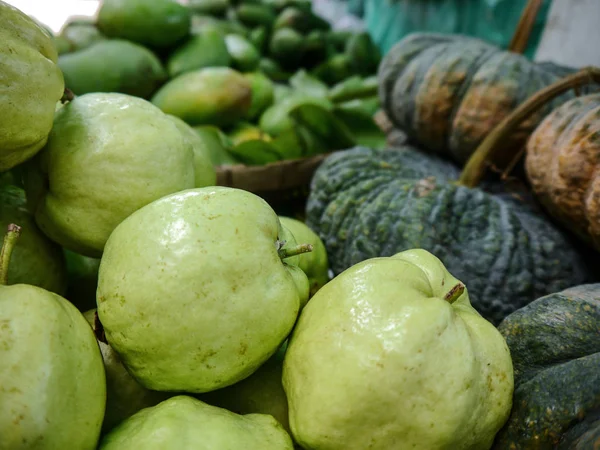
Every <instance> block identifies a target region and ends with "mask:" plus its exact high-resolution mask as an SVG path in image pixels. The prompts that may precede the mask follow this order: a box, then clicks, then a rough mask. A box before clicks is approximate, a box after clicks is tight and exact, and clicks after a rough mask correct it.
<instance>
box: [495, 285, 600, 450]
mask: <svg viewBox="0 0 600 450" xmlns="http://www.w3.org/2000/svg"><path fill="white" fill-rule="evenodd" d="M498 329H499V331H500V333H501V334H502V335H503V336H504V338H505V339H506V342H507V344H508V347H509V349H510V353H511V356H512V359H513V366H514V376H515V393H514V400H513V408H512V411H511V415H510V417H509V419H508V422H507V423H506V425H505V426H504V428H503V429H502V430H501V431H500V432H499V433H498V435H497V436H496V441H495V444H494V447H493V448H494V450H509V449H528V450H529V449H531V450H542V449H555V448H563V449H581V450H583V449H586V450H587V449H590V450H592V449H597V448H598V446H600V284H586V285H581V286H576V287H572V288H569V289H566V290H564V291H562V292H557V293H554V294H549V295H547V296H544V297H542V298H540V299H537V300H535V301H533V302H531V303H530V304H528V305H527V306H525V307H523V308H521V309H519V310H517V311H515V312H513V313H512V314H510V315H509V316H508V317H506V318H505V319H504V320H503V321H502V323H501V324H500V325H499V327H498Z"/></svg>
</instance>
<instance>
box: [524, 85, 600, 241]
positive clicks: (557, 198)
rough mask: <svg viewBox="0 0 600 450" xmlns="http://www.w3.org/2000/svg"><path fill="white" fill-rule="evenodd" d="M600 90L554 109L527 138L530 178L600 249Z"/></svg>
mask: <svg viewBox="0 0 600 450" xmlns="http://www.w3.org/2000/svg"><path fill="white" fill-rule="evenodd" d="M599 156H600V94H595V95H586V96H584V97H579V98H574V99H572V100H570V101H568V102H566V103H565V104H563V105H562V106H560V107H559V108H557V109H556V110H554V111H553V112H552V113H551V114H550V115H549V116H548V117H546V119H545V120H544V121H543V122H542V123H541V124H540V125H539V126H538V127H537V129H536V130H535V132H534V133H533V135H532V136H531V138H530V139H529V141H528V143H527V156H526V159H525V167H526V171H527V177H528V179H529V181H530V183H531V186H532V188H533V190H534V192H535V193H536V194H537V196H538V198H539V200H540V202H541V203H542V204H543V205H544V206H546V208H547V210H548V212H549V213H550V214H552V215H553V216H554V217H556V218H557V219H558V220H560V221H561V222H562V223H564V224H565V225H566V226H568V227H569V228H571V229H572V230H573V231H574V232H576V233H577V234H578V235H579V236H581V237H583V238H584V239H586V240H588V241H590V242H592V243H593V245H594V247H596V249H598V250H600V161H599V159H598V157H599Z"/></svg>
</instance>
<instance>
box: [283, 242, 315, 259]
mask: <svg viewBox="0 0 600 450" xmlns="http://www.w3.org/2000/svg"><path fill="white" fill-rule="evenodd" d="M312 251H313V246H312V245H311V244H300V245H296V246H295V247H292V248H280V249H279V250H277V253H279V257H280V258H281V259H285V258H290V257H292V256H296V255H301V254H302V253H308V252H312Z"/></svg>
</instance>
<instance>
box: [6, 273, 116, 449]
mask: <svg viewBox="0 0 600 450" xmlns="http://www.w3.org/2000/svg"><path fill="white" fill-rule="evenodd" d="M0 360H1V361H2V364H0V436H2V438H1V439H0V450H66V449H78V450H94V449H96V446H97V442H98V436H99V435H100V427H101V426H102V418H103V417H104V407H105V402H106V384H105V376H104V369H103V366H102V356H101V355H100V350H99V349H98V345H97V344H96V339H95V337H94V334H93V332H92V330H91V329H90V327H89V325H88V324H87V322H86V320H85V318H84V317H83V315H82V314H81V313H80V312H79V311H78V310H77V309H76V308H75V307H74V306H73V305H72V304H71V303H69V302H68V301H67V300H65V299H64V298H62V297H60V296H58V295H56V294H54V293H52V292H48V291H46V290H44V289H41V288H38V287H35V286H30V285H26V284H17V285H13V286H0Z"/></svg>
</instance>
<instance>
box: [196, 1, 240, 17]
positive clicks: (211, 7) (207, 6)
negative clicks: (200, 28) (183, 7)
mask: <svg viewBox="0 0 600 450" xmlns="http://www.w3.org/2000/svg"><path fill="white" fill-rule="evenodd" d="M230 5H231V2H230V1H229V0H188V7H189V8H190V10H191V11H192V13H194V14H207V15H210V16H217V17H220V16H223V15H225V12H226V11H227V9H228V8H229V6H230Z"/></svg>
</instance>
